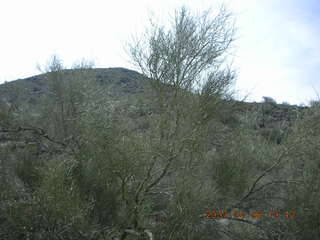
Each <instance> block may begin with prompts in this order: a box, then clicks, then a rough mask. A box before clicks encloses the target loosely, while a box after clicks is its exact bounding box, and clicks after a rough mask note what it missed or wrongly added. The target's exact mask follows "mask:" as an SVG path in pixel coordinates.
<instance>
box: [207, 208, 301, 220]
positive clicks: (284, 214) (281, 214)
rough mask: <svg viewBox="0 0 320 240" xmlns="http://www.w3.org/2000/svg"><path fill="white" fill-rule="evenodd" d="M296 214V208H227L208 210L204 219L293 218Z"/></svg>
mask: <svg viewBox="0 0 320 240" xmlns="http://www.w3.org/2000/svg"><path fill="white" fill-rule="evenodd" d="M296 215H297V211H296V210H287V211H280V210H269V211H263V210H253V211H250V212H249V213H248V212H245V211H242V210H233V211H230V212H228V211H227V210H212V211H210V210H208V211H207V213H206V215H205V216H204V219H223V218H236V219H245V218H247V217H251V218H252V219H256V220H258V219H261V218H263V217H269V218H273V219H280V218H285V219H294V218H295V217H296Z"/></svg>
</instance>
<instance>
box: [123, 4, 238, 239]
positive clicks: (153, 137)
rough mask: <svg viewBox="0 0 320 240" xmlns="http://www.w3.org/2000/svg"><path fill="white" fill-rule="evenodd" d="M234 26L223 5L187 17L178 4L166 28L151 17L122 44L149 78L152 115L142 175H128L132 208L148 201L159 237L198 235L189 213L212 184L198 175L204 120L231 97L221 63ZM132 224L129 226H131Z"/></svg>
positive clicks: (202, 164) (230, 76)
mask: <svg viewBox="0 0 320 240" xmlns="http://www.w3.org/2000/svg"><path fill="white" fill-rule="evenodd" d="M234 32H235V30H234V21H233V18H232V15H231V14H230V13H229V12H228V11H227V10H226V9H225V8H224V7H221V8H220V9H219V11H218V13H217V14H215V15H214V14H212V12H211V11H209V10H208V11H204V12H203V13H202V14H199V15H195V14H193V13H191V11H189V10H188V9H187V8H186V7H182V8H180V9H179V10H177V11H176V12H175V15H174V17H173V19H172V23H171V25H170V26H169V27H166V26H164V25H158V24H155V23H152V24H151V28H150V29H149V30H147V31H146V34H145V35H144V36H143V37H142V39H138V40H136V41H134V42H133V43H130V44H129V45H128V49H129V53H130V56H131V58H132V60H133V62H134V63H135V65H136V66H138V67H139V69H140V70H141V72H142V73H143V74H144V75H145V76H146V77H147V78H149V79H150V81H149V84H150V85H149V86H148V87H149V88H148V92H147V94H148V97H147V99H149V100H150V105H152V108H153V109H152V110H151V111H152V112H153V113H154V114H151V115H150V116H149V117H148V120H149V121H150V131H149V133H148V134H146V135H145V137H146V141H145V143H144V145H145V147H146V149H147V150H148V151H147V153H148V154H147V155H146V154H145V156H147V159H146V161H145V162H144V165H145V170H144V171H145V173H144V174H145V177H144V178H142V179H141V180H139V179H136V180H137V182H138V183H139V182H140V183H139V184H138V189H137V191H136V195H135V196H136V197H135V204H134V208H135V209H136V213H140V212H141V211H143V210H142V209H143V208H144V209H146V208H145V205H144V204H143V203H146V201H147V200H149V201H150V204H151V206H154V207H153V208H152V207H151V210H150V208H148V210H149V211H150V214H152V212H155V210H157V211H158V213H159V212H162V215H164V216H165V217H164V218H165V219H166V221H165V223H163V224H161V222H160V223H159V222H157V224H156V226H153V228H152V230H153V232H155V233H157V234H158V235H159V237H160V236H162V237H163V238H164V239H167V238H168V237H170V239H181V238H182V237H183V238H188V239H194V238H197V239H200V237H201V236H202V237H203V236H204V235H202V234H203V231H204V229H203V225H201V224H200V223H199V220H196V221H195V219H194V218H195V217H196V216H197V215H199V214H200V213H201V211H203V209H204V208H205V207H206V206H209V205H210V203H211V204H212V202H214V196H213V191H211V190H213V185H212V184H211V183H210V181H208V183H207V184H206V186H204V185H203V181H205V180H208V172H207V168H208V164H209V161H208V158H207V157H206V156H207V152H209V151H210V150H212V147H213V144H212V143H211V142H210V135H212V134H213V132H212V129H211V130H210V126H211V125H212V123H213V121H215V120H217V115H218V113H219V104H220V103H221V102H222V100H230V99H231V97H232V91H231V90H232V86H233V83H234V79H235V72H234V71H232V70H231V69H230V68H229V67H224V66H226V64H225V57H226V56H227V54H228V52H229V50H230V47H231V45H232V42H233V41H234ZM152 199H154V200H155V199H162V200H161V201H158V203H157V204H155V202H154V201H152ZM150 204H149V205H150ZM150 214H149V215H150ZM137 219H138V218H137V217H136V218H135V220H137ZM140 223H142V222H137V221H136V222H135V224H133V225H131V226H130V227H131V228H134V229H139V227H141V225H140ZM151 227H152V226H151ZM207 231H209V233H210V232H211V233H212V231H214V230H212V229H209V230H207ZM186 234H188V237H186ZM125 238H126V234H124V235H123V238H122V239H125Z"/></svg>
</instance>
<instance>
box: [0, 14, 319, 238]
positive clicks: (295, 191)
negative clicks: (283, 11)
mask: <svg viewBox="0 0 320 240" xmlns="http://www.w3.org/2000/svg"><path fill="white" fill-rule="evenodd" d="M232 23H233V22H232V16H231V15H230V14H229V13H228V12H227V11H226V10H225V9H224V8H221V9H220V12H219V13H218V14H217V15H216V16H213V17H212V16H211V15H210V12H205V13H203V14H202V15H193V14H192V13H191V12H190V11H189V10H187V9H186V8H181V9H180V10H179V11H177V12H176V15H175V17H174V19H173V23H172V26H171V28H169V29H168V28H165V27H164V26H159V25H156V24H154V25H152V26H153V27H152V28H151V30H150V31H148V34H146V35H145V36H144V37H143V40H144V41H137V42H134V43H132V44H131V45H130V46H129V50H130V53H131V56H132V59H133V60H134V61H135V63H136V64H137V66H139V67H140V70H141V72H142V73H143V74H139V73H137V72H134V71H131V70H126V69H121V68H118V69H93V68H92V67H93V64H92V63H91V62H86V61H82V62H78V63H77V64H75V65H74V66H73V68H72V69H66V68H65V66H63V64H62V61H61V60H60V59H59V58H58V57H57V56H54V57H53V58H52V59H51V61H50V62H49V63H48V65H47V66H45V68H44V72H43V74H41V75H39V76H36V77H32V78H29V79H25V80H18V81H15V82H10V83H5V84H3V85H1V86H0V94H1V95H0V179H1V181H0V239H8V240H11V239H12V240H13V239H18V240H19V239H35V240H36V239H52V240H56V239H57V240H58V239H86V240H87V239H101V240H102V239H114V240H115V239H117V240H130V239H149V240H151V239H171V240H174V239H177V240H180V239H212V238H213V237H214V238H215V239H222V240H223V239H258V240H272V239H290V240H291V239H296V240H300V239H301V240H303V239H318V238H319V236H320V228H319V226H320V225H319V222H320V218H319V216H320V213H319V203H320V202H319V195H320V188H319V169H320V163H319V159H320V158H319V156H320V149H319V143H320V131H319V129H320V126H319V121H318V119H319V113H320V109H319V104H318V102H317V101H314V102H313V103H312V104H311V107H309V108H301V107H298V106H290V105H289V104H277V103H276V102H275V101H274V100H273V99H272V98H269V97H265V98H264V102H263V103H245V102H238V101H236V100H235V99H233V95H232V92H233V91H232V90H233V82H234V80H235V77H236V76H235V73H234V71H232V69H231V68H230V67H223V66H225V65H223V59H224V58H223V57H224V56H225V55H226V54H228V50H229V48H230V46H231V44H232V42H233V34H234V28H233V24H232ZM208 210H224V211H227V212H229V213H230V214H229V215H228V216H229V218H228V219H224V220H223V221H221V219H219V220H218V219H206V218H205V216H206V212H207V211H208ZM257 210H261V211H263V212H264V216H262V217H261V216H260V218H257V217H256V218H254V217H252V216H251V217H249V215H250V214H252V212H253V211H257ZM270 210H279V211H280V212H281V216H279V218H276V217H274V218H271V217H270V216H268V214H269V211H270ZM235 211H242V212H243V213H244V214H245V215H246V216H245V217H244V218H239V217H236V216H234V215H232V212H235ZM292 211H296V216H294V217H293V216H291V218H292V219H287V218H286V216H285V212H290V213H292Z"/></svg>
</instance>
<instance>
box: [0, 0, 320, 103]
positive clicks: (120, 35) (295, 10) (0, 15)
mask: <svg viewBox="0 0 320 240" xmlns="http://www.w3.org/2000/svg"><path fill="white" fill-rule="evenodd" d="M218 3H220V2H218V1H216V0H159V1H156V0H134V1H132V0H131V1H129V0H127V1H124V0H122V1H121V0H117V1H108V0H89V1H85V0H55V1H49V0H28V1H23V0H7V1H1V2H0V31H1V32H0V34H1V37H0V83H1V82H4V81H11V80H15V79H18V78H25V77H29V76H32V75H36V74H39V72H38V71H37V68H36V65H37V64H40V65H45V63H46V62H47V60H48V59H49V58H50V56H51V55H53V54H57V55H59V56H60V58H62V59H63V61H64V63H65V65H66V66H71V64H72V63H73V62H74V61H76V60H78V59H81V58H86V59H91V60H94V61H95V63H96V66H97V67H126V68H131V69H132V68H133V67H132V65H130V63H129V62H128V58H127V56H126V54H125V52H124V50H123V48H124V44H125V42H126V41H127V40H128V39H129V37H130V35H131V34H134V33H139V32H143V30H144V28H145V27H146V26H148V17H149V16H150V14H152V13H154V16H158V17H159V16H161V17H163V18H165V16H168V13H170V12H171V13H172V11H173V10H174V9H175V8H176V7H179V6H181V5H182V4H184V5H186V6H188V7H190V9H191V10H194V11H201V10H203V9H206V8H208V7H212V6H213V7H214V6H216V4H218ZM226 3H227V6H228V8H229V9H230V10H231V11H233V12H234V15H235V17H236V19H237V21H236V26H237V29H238V31H237V37H238V40H237V41H236V43H235V45H236V47H235V56H234V66H235V67H236V68H237V69H238V79H237V85H236V86H237V89H240V90H241V91H240V93H241V94H246V93H250V95H249V98H248V100H251V101H261V100H262V96H270V97H272V98H274V99H275V100H277V102H279V103H281V102H283V101H287V102H289V103H291V104H300V103H307V102H308V101H309V100H311V99H315V98H316V92H317V91H318V92H319V94H320V79H319V74H318V71H319V69H320V68H319V66H320V44H319V41H318V40H319V36H320V28H319V27H318V26H320V1H319V0H226ZM162 20H163V19H162Z"/></svg>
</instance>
